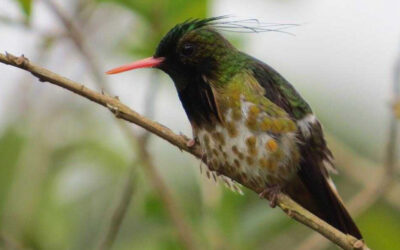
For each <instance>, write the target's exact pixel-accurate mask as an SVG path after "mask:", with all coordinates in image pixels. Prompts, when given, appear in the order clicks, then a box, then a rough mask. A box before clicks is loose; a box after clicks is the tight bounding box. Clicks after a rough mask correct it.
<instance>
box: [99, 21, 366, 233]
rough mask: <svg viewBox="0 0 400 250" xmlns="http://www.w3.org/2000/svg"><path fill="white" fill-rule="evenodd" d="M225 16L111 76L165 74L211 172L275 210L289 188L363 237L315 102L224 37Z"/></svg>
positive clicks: (197, 25)
mask: <svg viewBox="0 0 400 250" xmlns="http://www.w3.org/2000/svg"><path fill="white" fill-rule="evenodd" d="M223 18H224V17H211V18H205V19H190V20H187V21H185V22H183V23H180V24H177V25H176V26H175V27H173V28H172V29H171V30H170V31H169V32H168V33H167V34H166V35H165V36H164V37H163V38H162V40H161V41H160V43H159V45H158V47H157V48H156V51H155V53H154V55H153V56H152V57H149V58H146V59H142V60H139V61H136V62H133V63H129V64H126V65H123V66H121V67H118V68H115V69H112V70H110V71H107V72H106V73H108V74H116V73H120V72H125V71H128V70H132V69H138V68H151V67H152V68H157V69H160V70H162V71H164V72H165V73H166V74H168V75H169V76H170V78H172V80H173V82H174V84H175V87H176V90H177V92H178V96H179V99H180V101H181V103H182V105H183V108H184V110H185V112H186V115H187V117H188V119H189V121H190V124H191V127H192V131H193V138H194V140H193V141H191V142H190V143H189V144H191V145H193V144H194V143H198V144H199V145H200V148H201V150H202V152H203V155H204V161H205V162H206V163H207V167H208V168H209V171H212V172H213V173H216V175H218V176H223V177H224V178H229V179H231V180H232V181H234V182H237V183H240V184H242V185H244V186H246V187H250V188H251V189H253V190H256V191H257V192H258V193H259V195H260V196H261V197H263V198H267V199H269V200H270V205H271V206H272V207H274V206H276V197H277V194H279V193H280V192H283V193H285V194H287V195H289V196H290V197H291V198H292V199H293V200H295V201H296V202H297V203H299V204H300V205H301V206H303V207H304V208H306V209H307V210H309V211H310V212H312V213H313V214H315V215H316V216H318V217H319V218H321V219H322V220H324V221H326V222H327V223H329V224H330V225H332V226H333V227H335V228H337V229H338V230H340V231H341V232H343V233H345V234H350V235H352V236H354V237H356V238H358V239H362V236H361V233H360V230H359V229H358V228H357V226H356V224H355V223H354V221H353V220H352V218H351V216H350V214H349V212H348V211H347V210H346V208H345V206H344V204H343V202H342V199H341V198H340V196H339V194H338V192H337V189H336V187H335V184H334V183H333V181H332V179H331V178H330V175H329V173H330V172H335V170H336V169H335V167H334V164H333V156H332V153H331V151H330V150H329V148H328V147H327V143H326V141H325V139H324V135H323V130H322V126H321V124H320V122H319V121H318V119H317V118H316V116H315V115H314V113H313V111H312V109H311V108H310V106H309V104H308V103H307V102H306V101H305V100H304V99H303V98H302V97H301V96H300V94H299V93H298V92H297V91H296V90H295V88H294V87H293V86H292V85H291V84H290V83H289V82H288V81H287V80H286V79H285V78H284V77H282V76H281V75H280V74H279V73H278V72H277V71H275V70H274V69H273V68H272V67H270V66H269V65H267V64H265V63H263V62H262V61H260V60H258V59H256V58H254V57H252V56H250V55H248V54H246V53H244V52H242V51H240V50H238V49H236V48H235V47H234V46H233V45H232V44H231V43H230V42H229V41H228V40H227V39H225V38H224V37H223V36H222V35H221V33H220V32H219V28H221V27H222V29H223V28H224V27H238V26H235V25H229V22H221V21H220V20H221V19H223ZM234 24H237V23H234ZM240 27H245V26H240ZM249 29H250V30H253V29H252V28H249Z"/></svg>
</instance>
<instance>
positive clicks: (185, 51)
mask: <svg viewBox="0 0 400 250" xmlns="http://www.w3.org/2000/svg"><path fill="white" fill-rule="evenodd" d="M193 51H194V46H193V44H190V43H185V44H184V45H183V46H182V55H184V56H190V55H192V54H193Z"/></svg>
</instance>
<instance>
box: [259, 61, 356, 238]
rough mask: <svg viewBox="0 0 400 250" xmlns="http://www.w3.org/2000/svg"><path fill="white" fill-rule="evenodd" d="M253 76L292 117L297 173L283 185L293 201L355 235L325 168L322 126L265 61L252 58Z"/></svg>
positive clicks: (329, 160)
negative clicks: (295, 139)
mask: <svg viewBox="0 0 400 250" xmlns="http://www.w3.org/2000/svg"><path fill="white" fill-rule="evenodd" d="M252 71H253V76H254V77H255V78H256V80H257V81H258V83H259V84H260V85H261V86H262V87H263V88H264V90H265V94H264V96H265V97H266V98H268V99H269V100H270V101H272V102H273V103H275V104H276V105H278V106H279V107H281V108H282V109H283V110H285V111H286V112H287V113H288V114H289V115H290V117H291V118H292V119H293V120H294V121H296V123H297V127H298V132H297V133H298V134H297V135H298V136H297V138H298V144H297V146H298V148H299V151H300V155H301V160H300V163H299V170H298V173H297V177H296V178H294V179H293V180H292V181H291V183H289V184H288V185H287V187H286V190H285V192H287V193H288V194H289V195H290V196H291V197H292V198H293V199H294V200H295V201H297V202H298V203H300V204H301V205H302V206H303V207H305V208H307V209H308V210H309V211H311V212H313V213H314V214H316V215H317V216H319V217H320V218H321V219H323V220H325V221H326V222H328V223H329V224H331V225H332V226H334V227H336V228H337V229H339V230H341V231H342V232H344V233H349V234H351V235H353V236H355V237H357V238H359V239H361V238H362V236H361V233H360V231H359V230H358V228H357V226H356V225H355V223H354V222H353V220H352V219H351V217H350V215H349V213H348V212H347V210H346V208H345V207H344V205H343V203H342V201H341V199H340V197H339V195H338V193H337V191H336V187H335V185H334V184H333V182H332V181H331V179H330V177H329V174H328V170H329V169H333V170H334V168H333V164H332V153H331V151H330V150H329V149H328V147H327V145H326V141H325V139H324V135H323V132H322V127H321V124H320V123H319V121H318V120H317V118H316V117H315V116H314V114H313V113H312V110H311V108H310V106H309V105H308V104H307V102H306V101H304V100H303V98H302V97H301V96H300V95H299V94H298V93H297V91H296V90H295V89H294V88H293V86H292V85H291V84H290V83H289V82H288V81H286V80H285V79H284V78H283V77H282V76H281V75H280V74H279V73H278V72H276V71H275V70H274V69H272V68H271V67H269V66H268V65H266V64H264V63H262V62H260V61H257V60H256V61H255V64H254V66H253V68H252Z"/></svg>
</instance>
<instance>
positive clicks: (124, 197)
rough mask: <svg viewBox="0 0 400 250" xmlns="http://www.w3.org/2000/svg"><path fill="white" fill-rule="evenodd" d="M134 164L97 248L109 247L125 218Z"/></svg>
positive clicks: (100, 249) (129, 198)
mask: <svg viewBox="0 0 400 250" xmlns="http://www.w3.org/2000/svg"><path fill="white" fill-rule="evenodd" d="M136 163H137V162H135V164H132V166H130V169H129V174H128V177H127V179H126V182H125V184H124V187H123V190H122V194H121V198H120V200H119V202H117V206H116V207H115V209H114V211H113V214H112V217H111V220H110V225H109V226H108V227H107V229H106V232H105V235H104V236H103V237H101V243H100V246H99V248H98V249H99V250H107V249H111V246H112V245H113V243H114V241H115V238H116V237H117V234H118V232H119V229H120V227H121V224H122V221H123V220H124V218H125V215H126V212H127V210H128V207H129V205H130V203H131V200H132V194H133V188H134V187H133V181H134V172H135V165H136Z"/></svg>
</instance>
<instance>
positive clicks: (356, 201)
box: [297, 56, 400, 250]
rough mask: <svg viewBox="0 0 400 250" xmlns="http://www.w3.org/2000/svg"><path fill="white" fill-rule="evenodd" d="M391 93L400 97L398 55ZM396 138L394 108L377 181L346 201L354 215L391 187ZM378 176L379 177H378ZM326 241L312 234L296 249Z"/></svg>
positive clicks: (396, 129) (325, 242)
mask: <svg viewBox="0 0 400 250" xmlns="http://www.w3.org/2000/svg"><path fill="white" fill-rule="evenodd" d="M391 92H392V95H393V97H392V98H393V102H394V104H396V102H398V101H399V97H400V56H399V57H398V59H397V60H396V63H395V67H394V72H393V85H392V89H391ZM397 138H398V123H397V119H396V110H394V112H390V116H389V128H388V137H387V144H386V151H385V158H384V162H383V171H380V169H377V172H379V173H375V174H373V175H372V176H374V178H377V179H378V180H380V181H378V182H372V185H371V182H366V183H364V189H363V190H361V191H360V192H359V193H358V194H356V195H355V196H354V197H353V198H352V199H351V200H350V202H349V203H348V209H349V210H350V211H351V213H352V214H353V215H355V216H357V215H359V214H362V213H363V212H364V211H366V210H367V209H368V208H369V207H371V206H372V205H373V204H375V202H376V201H378V200H379V198H380V197H382V196H384V195H385V194H387V193H388V191H390V189H391V187H392V186H393V184H394V183H395V172H396V171H395V167H396V166H395V163H396V152H397V146H398V145H397V141H398V140H397ZM378 176H379V177H378ZM327 244H328V241H326V240H325V239H324V238H322V237H320V235H318V234H312V235H311V236H309V237H308V238H307V239H305V240H304V241H303V242H302V243H301V244H299V246H298V248H297V250H306V249H316V248H317V247H318V248H319V249H323V248H326V246H327Z"/></svg>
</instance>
